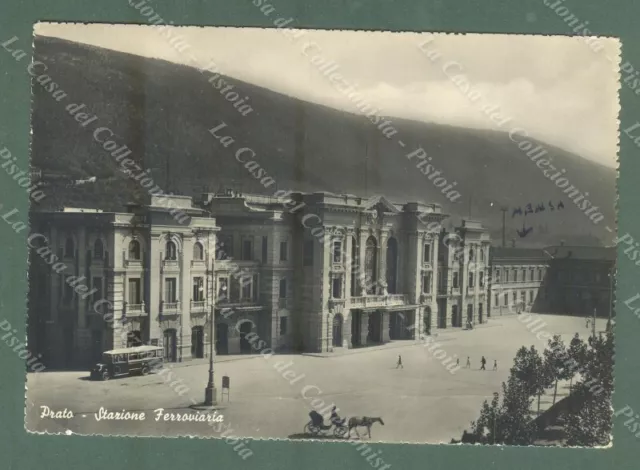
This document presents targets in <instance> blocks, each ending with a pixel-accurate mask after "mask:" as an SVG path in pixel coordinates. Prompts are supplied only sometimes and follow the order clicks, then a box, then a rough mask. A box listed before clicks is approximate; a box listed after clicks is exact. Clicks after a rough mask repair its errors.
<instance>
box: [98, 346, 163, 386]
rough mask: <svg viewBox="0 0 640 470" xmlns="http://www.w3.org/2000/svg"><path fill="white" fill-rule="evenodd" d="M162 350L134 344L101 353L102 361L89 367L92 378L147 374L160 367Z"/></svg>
mask: <svg viewBox="0 0 640 470" xmlns="http://www.w3.org/2000/svg"><path fill="white" fill-rule="evenodd" d="M162 362H163V350H162V348H159V347H158V346H135V347H133V348H123V349H112V350H111V351H105V352H104V353H102V361H101V362H99V363H98V364H96V365H95V366H94V367H93V369H91V378H92V379H94V380H109V379H111V378H113V377H120V376H124V375H132V374H142V375H147V374H148V373H149V372H151V370H152V369H156V368H159V367H162Z"/></svg>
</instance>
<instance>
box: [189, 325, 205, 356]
mask: <svg viewBox="0 0 640 470" xmlns="http://www.w3.org/2000/svg"><path fill="white" fill-rule="evenodd" d="M191 356H192V357H194V358H197V359H202V358H203V357H204V328H203V327H202V326H194V327H193V328H191Z"/></svg>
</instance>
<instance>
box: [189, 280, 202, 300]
mask: <svg viewBox="0 0 640 470" xmlns="http://www.w3.org/2000/svg"><path fill="white" fill-rule="evenodd" d="M191 296H192V298H193V301H194V302H202V301H203V300H204V278H203V277H194V278H193V289H192V293H191Z"/></svg>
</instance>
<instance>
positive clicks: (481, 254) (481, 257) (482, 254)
mask: <svg viewBox="0 0 640 470" xmlns="http://www.w3.org/2000/svg"><path fill="white" fill-rule="evenodd" d="M480 261H484V248H480Z"/></svg>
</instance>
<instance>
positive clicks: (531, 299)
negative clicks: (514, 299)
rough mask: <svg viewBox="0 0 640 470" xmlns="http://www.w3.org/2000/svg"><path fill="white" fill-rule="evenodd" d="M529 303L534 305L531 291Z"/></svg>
mask: <svg viewBox="0 0 640 470" xmlns="http://www.w3.org/2000/svg"><path fill="white" fill-rule="evenodd" d="M529 303H530V304H532V303H533V291H529Z"/></svg>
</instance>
